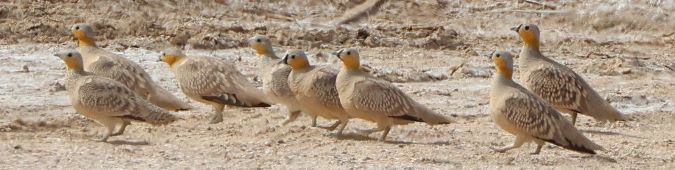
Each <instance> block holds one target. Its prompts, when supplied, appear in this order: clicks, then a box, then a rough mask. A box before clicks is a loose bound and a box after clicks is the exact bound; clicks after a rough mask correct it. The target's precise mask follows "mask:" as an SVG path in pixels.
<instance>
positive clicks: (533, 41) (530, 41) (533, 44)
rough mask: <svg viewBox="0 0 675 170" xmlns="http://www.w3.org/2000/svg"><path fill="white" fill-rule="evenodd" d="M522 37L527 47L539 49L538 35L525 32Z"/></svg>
mask: <svg viewBox="0 0 675 170" xmlns="http://www.w3.org/2000/svg"><path fill="white" fill-rule="evenodd" d="M521 38H522V39H523V42H524V44H523V46H524V47H525V48H533V49H537V51H538V50H539V44H540V42H539V38H538V37H537V36H536V35H531V34H525V35H522V36H521Z"/></svg>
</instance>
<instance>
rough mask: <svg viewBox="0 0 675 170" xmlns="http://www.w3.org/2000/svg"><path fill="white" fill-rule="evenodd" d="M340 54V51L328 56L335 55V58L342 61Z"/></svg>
mask: <svg viewBox="0 0 675 170" xmlns="http://www.w3.org/2000/svg"><path fill="white" fill-rule="evenodd" d="M340 53H342V50H337V51H333V52H332V53H330V54H333V55H335V57H337V58H338V59H340V60H342V58H340Z"/></svg>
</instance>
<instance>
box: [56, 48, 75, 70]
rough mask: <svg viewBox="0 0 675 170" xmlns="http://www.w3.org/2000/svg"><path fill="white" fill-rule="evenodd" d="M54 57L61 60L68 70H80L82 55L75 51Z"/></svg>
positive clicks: (57, 54)
mask: <svg viewBox="0 0 675 170" xmlns="http://www.w3.org/2000/svg"><path fill="white" fill-rule="evenodd" d="M54 56H56V57H59V58H60V59H61V60H63V63H65V64H66V67H67V68H68V70H73V69H82V55H80V53H79V52H77V51H69V52H62V53H56V54H54Z"/></svg>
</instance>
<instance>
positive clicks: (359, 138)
mask: <svg viewBox="0 0 675 170" xmlns="http://www.w3.org/2000/svg"><path fill="white" fill-rule="evenodd" d="M329 136H331V137H335V138H337V139H339V140H355V141H379V138H374V137H370V136H368V135H365V134H360V133H343V134H342V136H338V135H337V134H336V133H331V134H329ZM382 143H386V144H393V145H449V144H450V142H449V141H436V142H411V141H393V140H385V141H382Z"/></svg>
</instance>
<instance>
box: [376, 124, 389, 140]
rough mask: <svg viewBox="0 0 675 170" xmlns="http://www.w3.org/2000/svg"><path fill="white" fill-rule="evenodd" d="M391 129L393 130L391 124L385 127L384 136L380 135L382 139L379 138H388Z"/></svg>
mask: <svg viewBox="0 0 675 170" xmlns="http://www.w3.org/2000/svg"><path fill="white" fill-rule="evenodd" d="M389 130H391V126H387V127H385V128H384V132H382V136H380V139H378V140H379V141H382V142H384V141H385V139H387V134H389Z"/></svg>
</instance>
